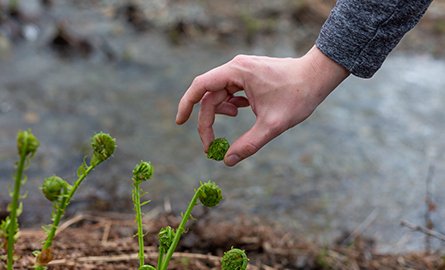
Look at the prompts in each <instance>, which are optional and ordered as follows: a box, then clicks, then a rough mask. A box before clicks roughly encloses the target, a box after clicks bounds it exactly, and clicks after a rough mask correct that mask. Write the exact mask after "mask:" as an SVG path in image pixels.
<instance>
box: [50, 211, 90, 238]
mask: <svg viewBox="0 0 445 270" xmlns="http://www.w3.org/2000/svg"><path fill="white" fill-rule="evenodd" d="M85 218H86V216H85V215H84V214H79V215H75V216H74V217H73V218H71V219H68V220H67V221H65V222H64V223H63V224H61V225H60V226H59V229H58V230H57V232H56V235H57V234H59V233H61V232H62V231H64V230H66V229H67V228H69V227H70V226H71V225H73V224H76V223H77V222H80V221H82V220H84V219H85Z"/></svg>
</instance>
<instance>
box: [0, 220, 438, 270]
mask: <svg viewBox="0 0 445 270" xmlns="http://www.w3.org/2000/svg"><path fill="white" fill-rule="evenodd" d="M179 222H180V220H179V219H178V218H177V217H175V216H173V215H171V214H159V213H154V212H152V213H151V214H150V213H148V214H147V215H146V216H145V221H144V227H145V231H146V233H147V234H146V237H145V244H146V248H145V253H146V262H147V263H151V264H153V265H155V262H156V260H157V239H156V238H157V237H156V235H157V232H158V231H159V229H160V228H161V227H163V226H166V225H171V226H177V225H178V224H179ZM135 230H136V226H135V223H134V220H133V219H132V217H131V216H130V215H123V214H116V213H85V214H78V215H76V216H74V217H72V218H70V219H68V220H66V221H65V222H64V223H63V225H62V226H61V228H60V230H59V233H58V236H57V237H56V239H55V242H54V249H53V253H54V260H53V261H52V262H51V263H50V265H49V267H48V269H54V270H56V269H129V268H136V267H137V263H138V258H137V239H136V238H135V237H134V235H135V233H136V231H135ZM43 237H44V235H43V232H42V231H41V230H37V229H27V230H23V231H22V232H21V234H20V238H19V240H18V243H17V256H18V258H19V259H18V261H17V262H16V266H15V268H14V269H32V268H31V266H32V265H33V262H34V257H33V255H32V252H33V251H34V250H37V249H39V247H40V243H41V242H42V239H43ZM231 247H238V248H241V249H244V250H246V253H247V255H248V257H249V259H250V263H249V268H248V269H251V270H253V269H263V270H271V269H342V270H355V269H375V270H377V269H379V270H386V269H419V270H420V269H424V270H429V269H431V270H433V269H436V270H438V269H439V270H440V269H445V264H444V261H443V258H442V256H441V255H440V254H436V253H430V254H427V253H407V254H393V255H389V254H378V253H376V252H375V251H374V249H373V247H374V242H373V240H372V239H366V238H362V237H361V236H360V235H354V234H345V237H342V239H339V240H338V241H337V242H336V243H334V244H332V245H331V246H319V245H317V244H314V243H311V242H308V241H307V240H305V239H302V238H300V237H299V236H297V235H296V234H294V233H293V232H292V231H288V230H284V229H283V228H281V227H279V226H277V225H275V224H271V223H269V224H264V223H263V222H262V220H260V219H256V218H252V217H243V216H239V217H236V218H234V219H230V220H221V218H220V217H219V218H218V217H214V216H212V215H211V214H209V212H203V213H201V214H200V216H196V217H195V220H194V221H192V222H191V223H189V224H188V230H187V233H186V234H185V235H184V236H183V238H182V239H181V242H180V244H179V246H178V249H177V251H178V252H177V253H176V254H175V255H174V257H173V261H172V263H171V264H170V269H181V270H187V269H194V270H204V269H220V262H219V261H220V256H222V254H223V252H224V251H225V250H228V249H230V248H231ZM0 255H4V254H1V253H0ZM0 267H2V268H1V269H5V268H3V267H4V266H2V265H1V264H0Z"/></svg>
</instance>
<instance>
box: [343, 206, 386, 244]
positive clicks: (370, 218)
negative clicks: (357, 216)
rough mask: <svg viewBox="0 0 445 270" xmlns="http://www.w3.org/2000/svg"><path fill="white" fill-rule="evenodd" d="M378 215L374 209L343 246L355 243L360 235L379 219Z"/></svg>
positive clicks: (345, 240) (344, 241) (346, 239)
mask: <svg viewBox="0 0 445 270" xmlns="http://www.w3.org/2000/svg"><path fill="white" fill-rule="evenodd" d="M377 214H378V211H377V208H374V210H372V212H371V213H370V214H369V215H368V216H367V217H366V218H365V220H364V221H363V222H362V223H360V225H358V226H357V227H356V228H355V229H354V230H353V231H352V233H351V234H350V235H349V236H348V237H346V238H345V239H344V240H343V241H342V244H347V243H350V242H352V241H354V240H355V239H356V238H357V237H358V236H359V235H360V234H362V233H363V231H364V230H365V229H366V228H368V227H369V225H371V223H372V222H374V220H375V219H376V217H377Z"/></svg>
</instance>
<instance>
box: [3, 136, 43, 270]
mask: <svg viewBox="0 0 445 270" xmlns="http://www.w3.org/2000/svg"><path fill="white" fill-rule="evenodd" d="M39 145H40V143H39V141H38V140H37V138H36V137H35V136H34V135H33V134H32V133H31V131H30V130H28V131H19V132H18V134H17V150H18V154H19V155H20V159H19V161H18V163H17V164H16V166H17V167H16V173H15V179H14V190H13V191H12V192H10V196H11V197H12V200H11V203H10V204H9V205H8V211H9V216H8V217H7V218H6V219H5V220H3V221H2V223H1V224H0V238H3V239H4V241H5V247H6V250H7V269H8V270H12V269H13V266H14V244H15V241H16V240H17V237H18V231H19V224H18V216H20V214H21V213H22V210H23V204H22V203H21V202H19V200H20V198H23V197H25V195H20V188H21V186H22V185H24V184H25V183H26V180H27V178H26V176H25V175H24V174H23V172H24V171H25V169H26V168H27V167H28V166H29V162H30V160H31V158H32V157H33V156H34V154H35V153H36V152H37V149H38V148H39Z"/></svg>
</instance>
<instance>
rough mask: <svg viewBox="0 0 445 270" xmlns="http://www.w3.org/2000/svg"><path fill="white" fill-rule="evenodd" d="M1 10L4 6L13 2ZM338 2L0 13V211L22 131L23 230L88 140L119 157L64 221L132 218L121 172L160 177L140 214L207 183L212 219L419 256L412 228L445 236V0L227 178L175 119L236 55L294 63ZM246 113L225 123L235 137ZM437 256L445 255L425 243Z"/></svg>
mask: <svg viewBox="0 0 445 270" xmlns="http://www.w3.org/2000/svg"><path fill="white" fill-rule="evenodd" d="M14 2H15V3H16V4H17V6H15V8H14V9H9V8H8V5H9V4H10V3H13V4H15V3H14ZM334 3H335V1H324V0H316V1H314V0H312V1H311V0H300V1H299V0H293V1H291V0H276V1H267V0H258V1H250V0H249V1H235V0H227V1H205V0H202V1H192V0H146V1H142V0H139V1H137V0H134V1H124V0H120V1H118V0H114V1H113V0H107V1H105V0H57V1H56V0H54V1H51V0H41V1H39V0H23V1H9V0H8V1H7V0H0V207H1V208H0V209H1V211H2V212H3V214H4V211H5V209H6V205H7V202H8V201H9V196H8V186H10V185H11V183H12V176H13V174H14V164H15V162H16V161H17V160H18V156H17V150H16V145H15V139H16V133H17V131H18V130H19V129H28V128H31V129H32V131H33V133H34V134H35V135H36V136H37V137H38V138H39V139H40V142H41V147H40V149H39V151H38V153H37V155H36V156H35V158H34V159H33V161H32V164H31V167H30V168H29V170H28V171H27V175H28V177H29V180H28V183H27V184H26V186H25V187H24V190H26V191H27V192H28V195H27V197H26V199H24V205H25V208H24V213H23V215H22V216H21V221H22V224H23V226H26V227H37V226H40V225H42V224H45V223H48V222H49V215H50V209H51V205H50V203H49V202H47V201H46V200H45V199H44V197H43V196H42V195H41V194H40V191H39V186H40V184H41V182H42V180H43V179H44V178H45V177H48V176H51V175H53V174H57V175H59V176H61V177H63V178H65V179H67V180H68V181H70V182H72V181H74V178H75V175H76V169H77V167H78V166H79V165H80V163H81V162H82V159H83V157H84V156H85V155H87V154H88V151H89V138H90V137H91V136H92V135H93V134H94V133H95V132H98V131H104V132H108V133H110V134H111V135H112V136H114V137H115V138H116V140H117V143H118V149H117V151H116V153H115V155H114V157H113V158H112V159H111V160H109V161H107V162H106V163H104V164H103V165H101V166H100V167H98V168H97V169H96V170H95V171H94V172H93V174H92V175H91V176H90V177H89V178H88V179H87V180H86V181H85V182H84V183H83V184H82V187H81V188H80V189H79V192H78V194H76V196H75V200H74V201H73V203H72V204H71V205H70V207H69V210H68V215H72V214H73V213H75V212H78V211H112V212H128V213H131V212H132V210H133V208H132V204H131V197H130V191H131V181H130V177H131V171H132V169H133V167H134V165H135V164H136V163H137V162H139V161H140V160H141V159H143V160H148V161H151V162H152V163H153V165H154V167H155V176H154V177H153V180H152V181H151V182H150V183H148V184H146V185H145V186H146V188H145V189H146V191H147V192H148V195H147V197H148V198H149V199H151V200H152V202H151V204H150V206H148V207H147V208H146V210H148V209H150V208H151V207H153V208H156V207H159V208H160V209H164V205H170V206H171V208H172V211H174V212H177V213H180V212H181V211H183V210H184V208H185V204H186V202H188V200H189V199H190V197H191V195H192V193H193V189H194V188H195V187H196V186H197V185H198V183H199V181H205V180H208V179H212V180H214V181H216V182H217V183H218V184H219V185H220V186H221V187H222V189H223V193H224V197H225V201H224V203H223V204H222V205H221V206H220V207H219V208H218V209H217V210H212V211H214V212H215V213H216V214H218V215H221V217H227V218H231V215H247V216H248V215H255V216H260V217H262V218H263V219H264V220H271V221H274V222H278V223H279V224H281V225H283V226H285V227H287V228H289V229H292V230H295V231H296V232H297V233H301V234H302V235H304V236H305V237H308V238H310V239H314V240H316V241H319V242H321V243H329V242H330V241H332V240H333V239H335V238H336V237H338V236H339V235H341V234H342V233H343V232H345V231H346V232H351V231H354V230H357V229H359V230H360V231H359V232H360V233H362V234H364V235H366V236H369V237H372V238H374V239H375V240H376V241H377V244H378V248H379V249H380V250H381V251H407V250H416V249H420V248H423V236H422V235H418V234H416V233H412V232H410V231H408V230H407V229H406V228H402V227H400V225H399V222H400V220H401V219H406V220H409V221H411V222H414V223H416V224H419V225H425V223H430V224H432V225H433V226H432V228H433V229H435V230H437V231H440V232H444V231H445V216H444V214H445V195H444V193H443V192H442V191H443V190H444V188H445V176H444V175H445V174H444V172H445V154H444V151H445V121H444V119H445V108H444V107H445V106H444V104H445V76H444V74H445V58H444V56H445V0H436V1H434V3H433V4H432V5H431V7H430V9H429V10H428V12H427V14H426V15H425V17H424V18H423V19H422V21H421V23H420V24H419V25H418V26H417V27H416V28H415V29H414V30H413V31H411V32H410V33H408V34H407V35H406V36H405V38H404V39H403V40H402V42H401V43H400V44H399V46H398V47H397V48H396V50H395V51H394V52H393V53H392V54H391V55H390V56H389V57H388V59H387V61H386V62H385V64H384V65H383V67H382V68H381V70H380V71H379V72H378V73H377V74H376V75H375V76H374V77H373V78H372V79H369V80H362V79H358V78H355V77H353V76H351V77H350V78H349V79H348V80H347V81H345V82H344V83H343V84H342V85H341V86H340V87H339V88H338V89H337V90H336V91H335V92H334V93H333V94H332V95H331V96H329V97H328V99H327V100H326V101H325V102H324V103H323V104H322V105H321V106H320V107H319V108H318V109H317V110H316V112H315V113H314V114H313V115H312V116H311V117H310V118H309V119H308V120H307V121H305V122H304V123H302V124H301V125H299V126H297V127H296V128H294V129H292V130H290V131H288V132H286V133H285V134H283V135H281V136H280V137H279V138H277V139H276V140H274V141H273V142H271V143H270V144H269V145H267V146H266V147H264V148H263V149H262V150H261V151H260V152H258V153H257V154H256V155H255V156H253V157H251V158H249V159H248V160H246V161H243V162H242V163H241V164H239V165H238V166H236V167H234V168H228V167H225V166H224V165H223V164H222V163H218V162H215V161H210V160H207V158H206V157H205V155H204V153H203V151H202V146H201V142H200V139H199V137H198V135H197V132H196V113H195V114H194V115H193V117H192V119H191V121H189V122H188V123H187V124H185V125H184V126H176V125H175V122H174V119H175V115H176V106H177V103H178V101H179V98H180V97H181V96H182V94H183V93H184V91H185V90H186V89H187V87H188V85H189V84H190V82H191V81H192V80H193V78H194V77H195V76H196V75H199V74H201V73H203V72H205V71H207V70H208V69H210V68H212V67H215V66H217V65H220V64H222V63H225V62H226V61H229V60H230V59H232V58H233V57H234V56H235V55H237V54H241V53H242V54H257V55H268V56H276V57H298V56H301V55H302V54H304V53H305V52H306V51H307V50H308V49H309V48H310V47H311V46H312V44H313V43H314V41H315V39H316V37H317V35H318V31H319V29H320V27H321V25H322V24H323V22H324V20H325V19H326V17H327V16H328V15H329V11H330V9H331V8H332V6H333V4H334ZM253 121H254V116H253V114H252V113H251V112H250V110H243V111H242V112H240V114H239V115H238V117H237V118H236V119H233V118H227V117H219V118H217V120H216V123H215V129H216V135H217V136H218V137H227V138H228V139H229V141H233V140H235V138H237V137H238V136H239V135H241V134H242V133H243V132H244V131H245V130H246V129H247V128H248V127H249V126H250V125H251V124H252V123H253ZM435 245H436V246H438V245H439V243H435Z"/></svg>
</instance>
